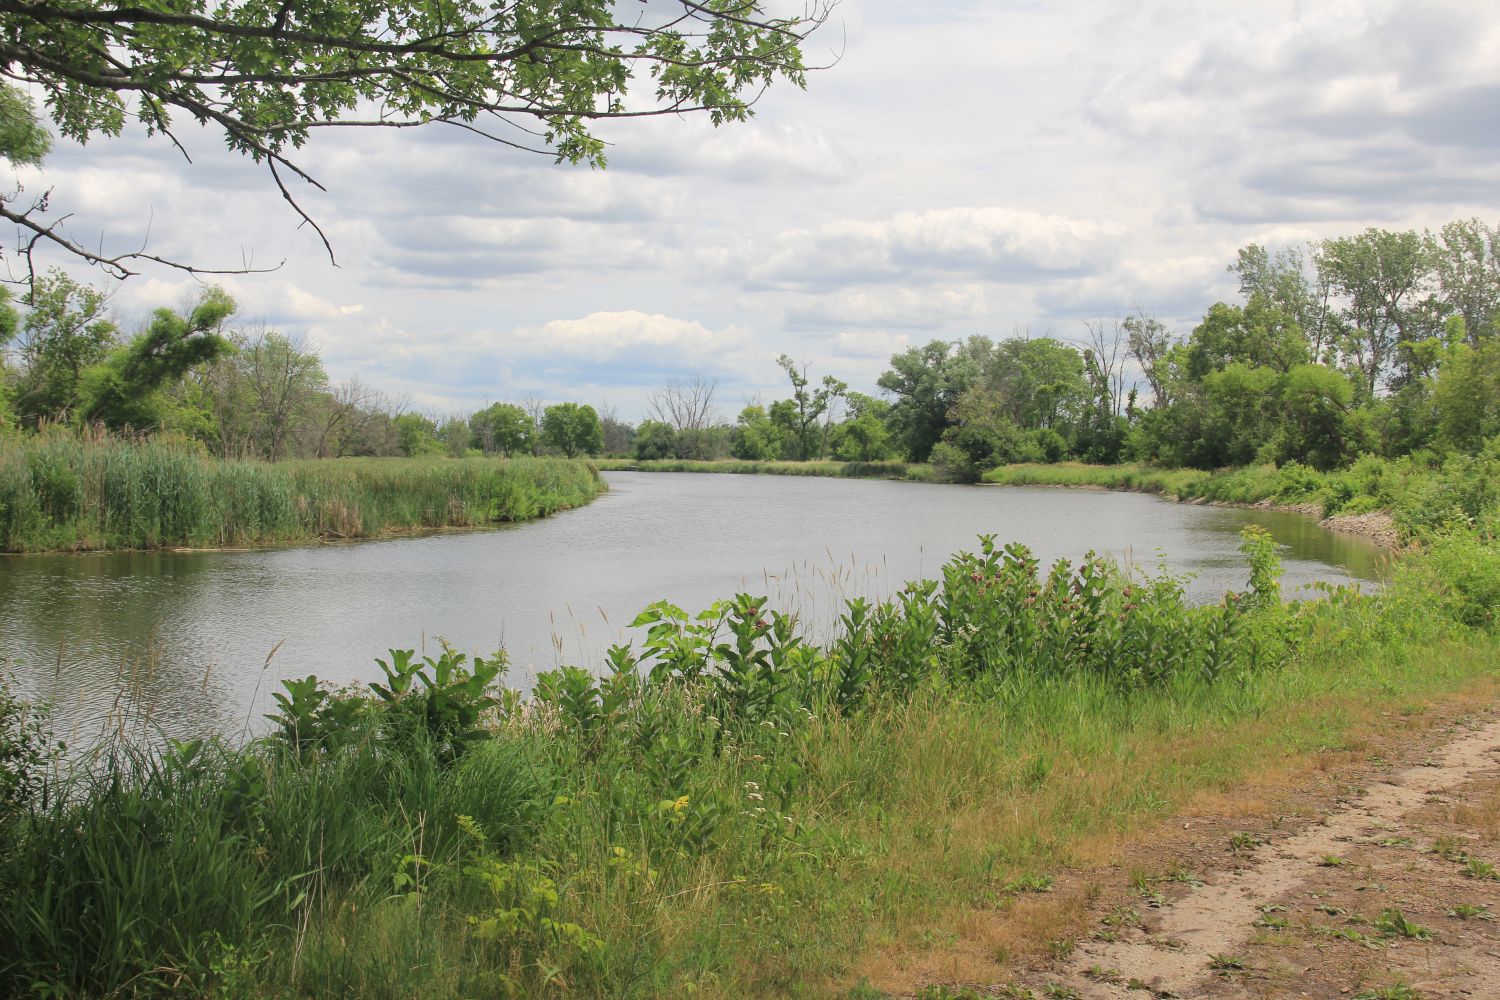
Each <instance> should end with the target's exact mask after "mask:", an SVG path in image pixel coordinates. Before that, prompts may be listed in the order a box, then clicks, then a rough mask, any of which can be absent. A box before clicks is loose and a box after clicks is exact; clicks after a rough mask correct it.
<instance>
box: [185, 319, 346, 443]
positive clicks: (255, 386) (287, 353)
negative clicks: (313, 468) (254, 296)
mask: <svg viewBox="0 0 1500 1000" xmlns="http://www.w3.org/2000/svg"><path fill="white" fill-rule="evenodd" d="M204 381H205V386H206V389H207V395H208V398H209V405H210V408H211V409H212V411H213V416H214V423H215V425H216V427H217V437H218V448H217V450H218V452H219V454H221V455H224V456H225V457H244V456H249V455H255V456H258V457H260V458H264V459H267V460H269V461H272V462H275V461H279V460H280V459H282V458H285V457H287V456H288V455H290V454H292V453H293V451H292V449H293V446H294V445H295V443H296V441H297V439H298V438H299V436H300V435H301V434H302V433H303V432H304V431H306V430H308V429H309V428H310V427H312V426H313V423H314V418H315V417H316V415H317V414H316V412H315V411H316V406H317V404H318V402H319V401H320V400H321V399H322V398H323V397H324V393H325V391H326V390H327V387H328V375H327V374H326V373H325V372H324V370H323V361H322V359H321V358H319V357H318V354H317V352H316V351H314V350H313V349H312V348H311V347H309V346H308V345H307V343H306V342H305V341H304V340H302V339H301V338H300V337H297V338H293V337H286V336H284V335H282V334H280V333H277V332H276V331H275V330H262V331H260V332H259V333H257V334H255V335H254V336H245V335H238V336H237V337H236V338H235V350H234V351H233V352H231V353H228V354H226V355H225V356H224V357H223V358H221V359H220V360H219V361H218V362H217V363H215V364H213V365H212V366H210V367H209V369H208V371H207V372H206V373H205V375H204Z"/></svg>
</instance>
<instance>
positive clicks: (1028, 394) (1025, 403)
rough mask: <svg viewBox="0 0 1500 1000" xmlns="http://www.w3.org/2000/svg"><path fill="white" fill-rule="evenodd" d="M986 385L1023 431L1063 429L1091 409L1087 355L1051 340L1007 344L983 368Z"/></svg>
mask: <svg viewBox="0 0 1500 1000" xmlns="http://www.w3.org/2000/svg"><path fill="white" fill-rule="evenodd" d="M983 385H984V387H985V388H987V389H989V390H990V391H992V392H994V393H996V394H998V396H999V400H998V402H999V404H1000V406H1001V407H1002V409H1003V411H1004V413H1005V415H1006V417H1007V418H1008V419H1009V420H1010V421H1011V422H1012V423H1014V424H1016V425H1017V426H1018V427H1022V428H1028V429H1036V428H1042V427H1048V428H1054V429H1056V428H1064V427H1067V426H1069V425H1071V424H1073V423H1075V422H1076V421H1077V420H1078V419H1079V418H1080V417H1081V416H1082V415H1083V414H1084V412H1085V411H1086V410H1087V408H1088V398H1089V389H1088V383H1087V382H1086V381H1085V380H1084V364H1083V357H1082V355H1080V354H1079V352H1078V349H1077V348H1075V347H1072V346H1071V345H1069V344H1064V343H1062V342H1061V341H1057V340H1053V339H1052V338H1051V337H1037V338H1032V337H1029V336H1019V337H1011V338H1009V339H1006V340H1002V341H1001V342H1000V343H999V344H997V345H995V347H994V349H993V351H992V352H991V353H990V357H989V359H988V360H987V361H986V362H985V363H984V379H983ZM970 391H971V392H972V391H973V389H971V390H970Z"/></svg>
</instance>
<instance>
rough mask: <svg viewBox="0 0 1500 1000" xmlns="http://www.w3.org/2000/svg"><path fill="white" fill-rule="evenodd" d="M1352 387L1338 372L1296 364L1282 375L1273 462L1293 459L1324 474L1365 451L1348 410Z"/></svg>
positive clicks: (1361, 431)
mask: <svg viewBox="0 0 1500 1000" xmlns="http://www.w3.org/2000/svg"><path fill="white" fill-rule="evenodd" d="M1353 403H1354V388H1353V386H1352V385H1350V383H1349V379H1348V378H1347V377H1345V375H1344V374H1343V373H1342V372H1339V371H1335V370H1333V369H1332V368H1325V367H1324V366H1322V365H1301V366H1299V367H1297V368H1293V369H1292V370H1291V371H1290V372H1288V373H1287V376H1286V380H1285V387H1284V388H1283V390H1282V394H1281V407H1280V408H1281V431H1280V433H1279V434H1278V436H1277V438H1276V442H1275V450H1276V461H1277V462H1278V463H1282V462H1287V461H1292V460H1295V461H1298V462H1301V463H1303V464H1304V465H1311V466H1312V467H1313V468H1315V469H1317V470H1319V471H1321V472H1326V471H1328V470H1329V469H1336V468H1338V467H1339V466H1340V465H1342V464H1343V463H1345V462H1346V461H1348V460H1349V459H1351V458H1353V457H1355V456H1356V455H1358V454H1359V453H1360V452H1361V451H1363V450H1365V446H1366V444H1367V440H1366V435H1365V434H1364V428H1363V427H1362V426H1361V425H1360V423H1359V421H1358V417H1357V414H1356V412H1355V410H1354V406H1353Z"/></svg>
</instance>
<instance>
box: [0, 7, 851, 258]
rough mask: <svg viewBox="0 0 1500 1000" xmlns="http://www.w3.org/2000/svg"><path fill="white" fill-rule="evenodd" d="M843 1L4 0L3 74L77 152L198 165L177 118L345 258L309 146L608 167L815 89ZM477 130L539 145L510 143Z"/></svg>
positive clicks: (55, 240)
mask: <svg viewBox="0 0 1500 1000" xmlns="http://www.w3.org/2000/svg"><path fill="white" fill-rule="evenodd" d="M834 2H835V0H809V3H810V5H809V6H807V7H805V8H804V9H803V11H802V13H801V14H799V15H795V16H789V17H777V16H772V15H770V14H768V13H767V12H766V10H765V0H663V2H653V3H652V4H651V5H650V6H649V7H647V8H644V9H642V10H639V11H637V12H636V13H635V14H634V15H633V16H632V18H631V19H629V20H624V19H621V18H620V16H619V15H620V13H621V10H620V9H618V8H617V7H616V5H615V4H614V3H613V2H612V0H532V2H528V3H525V4H521V3H512V4H504V5H498V6H493V7H488V6H479V5H469V4H453V3H449V2H446V0H388V2H386V3H383V4H380V5H370V4H366V3H362V2H355V0H323V2H319V3H316V4H315V3H312V2H309V0H282V2H280V3H263V2H257V3H243V4H233V5H223V6H219V7H216V8H212V11H213V12H212V13H205V10H206V9H208V8H205V7H203V6H201V5H200V4H199V3H197V2H192V0H183V2H180V3H179V2H173V3H169V4H162V5H154V4H153V5H139V4H129V3H115V4H111V3H100V2H98V0H0V76H3V77H7V78H9V79H12V80H17V81H24V82H26V83H28V84H30V85H31V86H32V87H33V88H37V89H40V91H41V92H42V94H43V96H44V97H45V99H46V104H47V109H48V113H49V114H50V116H51V118H52V120H53V122H54V123H55V124H56V125H57V127H58V128H59V129H60V131H61V132H62V134H63V135H65V136H67V137H70V138H73V139H75V140H78V141H79V142H86V141H87V140H88V139H89V138H91V137H95V136H98V135H111V136H112V135H118V134H120V133H121V132H122V131H123V129H124V128H125V127H126V125H127V124H129V123H130V121H131V120H132V119H133V120H135V121H137V122H139V123H141V124H143V125H145V127H146V130H147V133H148V134H150V135H163V136H165V137H166V140H167V141H170V142H172V143H174V144H175V145H176V146H177V148H179V149H180V150H182V151H183V152H184V155H186V150H185V149H183V148H182V145H181V143H179V142H178V141H177V137H176V136H175V135H174V133H173V131H172V119H171V112H172V111H173V110H176V111H179V112H185V113H186V114H188V115H191V116H192V117H193V119H194V120H196V121H198V122H199V123H201V124H204V125H207V126H210V127H212V128H215V129H217V130H219V131H221V132H222V133H223V135H224V137H225V139H226V141H227V143H228V145H229V147H230V148H231V149H233V150H235V151H236V152H239V153H242V154H245V155H248V156H250V157H251V158H252V159H253V160H255V161H257V162H260V161H265V162H266V163H267V164H268V167H269V170H270V173H271V176H272V180H273V183H274V184H275V186H276V188H277V190H278V191H279V193H280V194H281V195H282V197H283V198H284V199H285V200H286V201H287V202H288V204H289V205H290V206H291V207H292V209H293V211H294V212H295V213H296V214H297V216H298V217H299V220H300V222H301V223H303V224H308V225H311V226H312V228H313V229H314V230H315V231H316V232H317V234H318V236H319V239H320V240H321V241H322V243H323V245H324V246H325V248H327V249H328V251H329V255H330V259H332V246H331V244H330V243H329V240H328V238H327V235H326V234H325V233H324V231H323V230H322V229H321V228H320V227H318V225H317V224H316V223H315V222H314V221H313V219H312V218H311V217H310V216H309V215H308V213H307V212H306V211H304V210H303V209H302V207H301V206H300V205H299V204H298V203H297V200H296V198H295V196H294V194H293V193H292V192H291V191H290V190H289V189H288V187H287V185H286V184H285V183H284V178H285V177H288V176H295V177H297V178H298V179H300V180H302V181H303V182H305V183H309V184H312V185H313V186H315V187H321V186H320V185H318V184H317V182H316V181H315V180H314V179H313V178H312V177H311V176H310V175H309V174H308V173H307V172H306V171H305V170H303V169H302V168H301V167H300V166H299V165H298V164H297V162H295V160H294V159H293V157H292V156H291V155H290V150H293V149H296V148H298V147H300V146H302V145H303V143H305V142H306V141H307V139H308V138H309V136H310V135H311V132H312V130H313V129H319V128H361V127H380V128H402V129H404V128H414V127H420V126H423V125H430V124H434V123H442V124H448V125H453V126H456V127H459V128H463V129H466V130H468V131H472V132H475V133H476V134H478V135H481V136H484V137H486V138H488V139H491V140H493V141H496V142H498V143H501V144H503V145H506V146H511V147H513V148H518V149H525V150H528V151H532V152H540V153H545V154H548V155H551V156H553V157H555V158H556V159H557V160H559V161H563V160H566V161H568V162H572V163H580V162H586V163H589V164H591V165H594V166H604V165H605V149H606V144H605V143H604V141H603V140H602V139H600V138H599V137H597V136H596V135H595V134H594V133H593V131H592V128H593V125H594V123H597V122H600V121H606V120H612V119H634V118H643V117H656V116H663V115H680V114H692V113H704V114H707V115H708V116H709V118H710V120H711V121H712V122H713V123H714V124H716V125H717V124H721V123H724V122H732V121H742V120H744V119H746V118H748V117H750V116H751V115H752V114H753V106H754V104H755V102H756V101H757V100H758V99H759V97H760V95H761V94H762V93H764V91H765V89H766V88H767V87H769V86H770V85H772V84H773V83H774V82H776V81H778V80H781V81H786V82H790V83H791V84H793V85H794V86H798V87H802V86H804V85H805V82H806V75H805V74H806V71H807V69H808V67H807V66H805V65H804V63H803V57H802V46H803V44H804V43H805V42H806V40H807V38H808V37H809V35H810V33H811V32H812V31H814V30H816V29H817V28H818V27H819V26H820V25H822V24H823V23H824V22H825V21H826V20H827V19H828V17H829V15H830V13H831V11H832V9H833V3H834ZM625 9H630V8H625ZM370 108H374V109H376V111H375V113H374V114H373V116H372V115H371V113H370V111H369V110H368V109H370ZM482 118H490V119H496V120H499V121H503V122H506V123H507V124H511V125H515V126H517V127H521V128H522V129H523V130H524V131H527V132H528V133H530V134H532V135H535V136H536V138H537V139H538V140H539V141H538V142H537V143H535V144H526V143H518V142H511V141H509V140H506V139H503V138H501V137H499V136H496V135H495V134H494V133H493V132H491V131H489V130H487V129H485V128H483V127H482V126H481V125H480V124H479V122H480V120H481V119H482ZM523 122H532V123H535V125H536V128H535V129H528V128H525V126H524V125H522V124H521V123H523ZM5 154H6V151H5V150H3V149H0V155H5ZM12 159H14V158H12ZM7 213H8V214H7V215H6V216H5V217H7V218H11V219H12V221H16V219H17V218H23V219H26V220H28V221H29V222H30V223H32V224H31V225H29V226H27V225H23V229H27V230H29V232H30V236H29V237H28V239H29V240H30V241H31V243H30V245H31V247H32V248H33V249H34V248H35V247H36V246H37V245H39V244H38V241H41V242H42V243H47V244H51V245H54V246H57V247H59V248H61V249H64V250H67V251H68V252H72V253H76V252H77V249H75V248H78V244H76V242H74V241H72V240H69V239H68V238H66V237H62V236H61V234H59V233H57V232H56V231H55V224H53V225H48V224H46V223H44V222H41V221H39V220H37V219H35V218H34V217H33V216H34V212H31V211H28V212H15V211H13V210H11V209H7ZM79 255H80V256H82V257H84V259H87V260H89V261H90V262H91V263H95V264H99V265H100V266H105V265H106V264H109V265H110V266H112V267H113V268H114V269H115V273H119V272H120V270H123V271H125V272H128V273H134V272H133V271H131V270H130V268H128V267H124V266H123V264H122V262H124V261H127V260H142V261H145V260H155V259H156V258H155V257H153V255H151V254H146V253H144V252H138V253H135V254H127V255H122V256H119V257H109V256H107V255H104V254H101V253H94V254H79ZM171 266H177V267H180V268H181V269H183V270H188V271H200V270H201V271H203V273H218V272H217V270H216V269H199V268H197V267H195V266H193V265H177V264H173V265H171Z"/></svg>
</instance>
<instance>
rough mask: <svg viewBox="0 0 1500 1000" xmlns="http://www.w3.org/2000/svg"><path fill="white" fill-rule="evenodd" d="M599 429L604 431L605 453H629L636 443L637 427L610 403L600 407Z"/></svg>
mask: <svg viewBox="0 0 1500 1000" xmlns="http://www.w3.org/2000/svg"><path fill="white" fill-rule="evenodd" d="M599 429H600V430H601V431H602V432H603V433H604V454H606V455H628V454H630V449H631V446H632V445H634V444H635V428H634V427H632V426H631V425H630V424H629V423H628V422H627V421H624V420H621V419H620V415H619V414H618V413H617V412H616V411H615V408H614V407H613V406H610V405H609V404H608V403H605V404H604V405H602V406H600V407H599Z"/></svg>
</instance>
